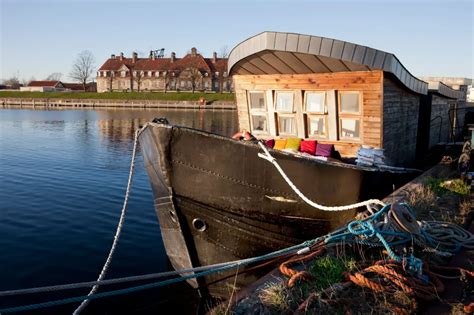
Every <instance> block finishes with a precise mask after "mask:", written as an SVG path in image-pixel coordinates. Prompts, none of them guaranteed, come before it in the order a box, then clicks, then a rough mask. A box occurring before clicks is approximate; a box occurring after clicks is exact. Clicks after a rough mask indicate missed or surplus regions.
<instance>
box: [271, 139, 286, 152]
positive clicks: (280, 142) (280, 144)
mask: <svg viewBox="0 0 474 315" xmlns="http://www.w3.org/2000/svg"><path fill="white" fill-rule="evenodd" d="M286 141H287V140H286V139H275V145H274V146H273V148H274V149H275V150H283V149H284V148H285V147H286Z"/></svg>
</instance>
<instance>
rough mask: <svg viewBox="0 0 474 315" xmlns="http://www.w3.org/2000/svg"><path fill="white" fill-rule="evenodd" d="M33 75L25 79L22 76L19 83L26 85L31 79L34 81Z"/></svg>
mask: <svg viewBox="0 0 474 315" xmlns="http://www.w3.org/2000/svg"><path fill="white" fill-rule="evenodd" d="M35 80H36V79H35V77H31V78H29V79H26V78H23V79H21V85H23V86H28V84H30V82H31V81H35Z"/></svg>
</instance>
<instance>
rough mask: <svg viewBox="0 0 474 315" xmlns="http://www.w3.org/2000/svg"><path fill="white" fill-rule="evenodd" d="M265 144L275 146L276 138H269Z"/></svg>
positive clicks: (270, 146)
mask: <svg viewBox="0 0 474 315" xmlns="http://www.w3.org/2000/svg"><path fill="white" fill-rule="evenodd" d="M265 145H266V146H267V147H269V148H273V146H274V145H275V140H273V139H269V140H267V141H265Z"/></svg>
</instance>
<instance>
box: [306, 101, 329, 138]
mask: <svg viewBox="0 0 474 315" xmlns="http://www.w3.org/2000/svg"><path fill="white" fill-rule="evenodd" d="M304 112H305V115H306V123H307V127H308V128H307V129H308V130H307V131H308V136H309V137H310V138H323V139H325V138H327V119H328V118H327V117H328V111H327V102H326V92H306V93H305V96H304Z"/></svg>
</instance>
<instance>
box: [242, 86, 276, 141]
mask: <svg viewBox="0 0 474 315" xmlns="http://www.w3.org/2000/svg"><path fill="white" fill-rule="evenodd" d="M252 93H260V94H262V95H263V108H252V104H251V94H252ZM247 107H248V110H249V120H250V130H251V132H252V133H253V134H254V135H269V134H270V122H269V120H268V104H267V96H266V93H265V91H257V90H255V91H247ZM255 116H263V117H265V121H266V127H267V130H266V131H264V130H256V129H255V128H254V125H253V117H255Z"/></svg>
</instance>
